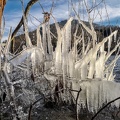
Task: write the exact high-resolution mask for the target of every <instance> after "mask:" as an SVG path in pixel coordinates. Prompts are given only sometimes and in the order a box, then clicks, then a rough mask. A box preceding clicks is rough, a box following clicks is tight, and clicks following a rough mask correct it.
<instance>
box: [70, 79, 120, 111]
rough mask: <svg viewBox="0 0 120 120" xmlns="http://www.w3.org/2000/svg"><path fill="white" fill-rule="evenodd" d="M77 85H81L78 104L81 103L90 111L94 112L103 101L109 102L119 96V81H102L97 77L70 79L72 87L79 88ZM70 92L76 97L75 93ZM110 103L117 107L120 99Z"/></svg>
mask: <svg viewBox="0 0 120 120" xmlns="http://www.w3.org/2000/svg"><path fill="white" fill-rule="evenodd" d="M79 87H81V89H82V91H81V92H80V96H79V98H78V99H79V100H78V101H79V103H78V104H81V105H82V106H83V107H87V108H88V110H89V111H91V112H94V111H95V112H96V111H97V110H98V109H99V108H100V107H102V105H103V104H104V103H106V101H107V102H110V101H112V100H113V99H115V98H117V97H119V96H120V94H119V93H118V91H119V90H120V83H116V82H112V81H102V80H98V79H94V80H88V79H86V80H84V81H72V89H75V90H79ZM72 93H73V96H74V98H76V96H77V93H75V92H72ZM86 103H87V104H86ZM86 105H87V106H86ZM112 105H116V107H119V105H120V101H116V102H114V103H113V104H112ZM79 107H80V106H79ZM80 108H81V107H80ZM80 108H79V109H80Z"/></svg>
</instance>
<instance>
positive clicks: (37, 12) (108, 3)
mask: <svg viewBox="0 0 120 120" xmlns="http://www.w3.org/2000/svg"><path fill="white" fill-rule="evenodd" d="M51 1H52V0H40V3H41V4H42V6H43V8H44V11H47V12H49V11H50V9H51V6H52V2H51ZM78 1H82V0H73V3H74V5H75V8H76V10H77V11H78V8H79V12H80V14H81V16H82V17H81V19H83V20H85V21H87V13H86V10H85V9H84V8H83V7H78ZM86 1H87V2H88V5H89V6H90V8H91V7H92V6H91V4H92V3H91V1H92V0H86ZM96 1H97V3H98V4H99V3H100V1H101V0H96ZM28 2H29V0H24V7H25V6H26V5H27V3H28ZM82 4H83V2H81V3H80V5H82ZM98 9H99V10H100V11H101V14H102V22H101V20H100V16H97V17H96V19H95V21H94V22H96V23H100V24H102V25H109V24H110V25H117V26H120V0H105V4H103V3H102V4H100V5H99V7H98ZM106 9H107V11H106ZM42 13H43V11H42V9H41V7H40V5H39V3H38V2H37V3H36V4H34V5H33V6H32V8H31V10H30V14H31V15H29V19H30V20H29V22H28V25H29V30H30V31H31V30H34V29H35V28H36V26H37V25H39V24H40V22H39V21H41V22H42V20H43V14H42ZM70 13H71V15H74V14H73V13H72V10H71V7H70V5H69V6H68V0H55V4H54V8H53V13H52V14H53V16H54V17H55V18H56V19H57V21H61V20H65V19H68V18H69V14H70ZM91 14H92V13H91ZM21 16H22V5H21V2H20V0H7V4H6V6H5V9H4V17H5V34H4V37H3V40H5V39H7V35H8V32H9V29H10V27H12V29H13V30H14V28H15V27H16V25H17V24H18V23H19V21H20V19H21ZM33 16H34V17H36V18H37V19H38V20H39V21H37V20H36V19H34V17H33ZM108 16H109V17H108ZM31 21H32V22H31ZM52 22H53V21H52V20H51V23H52Z"/></svg>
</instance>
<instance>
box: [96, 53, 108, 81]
mask: <svg viewBox="0 0 120 120" xmlns="http://www.w3.org/2000/svg"><path fill="white" fill-rule="evenodd" d="M105 55H106V52H102V53H101V55H100V57H99V58H98V60H97V61H96V64H95V78H101V79H103V78H104V69H105V68H104V67H105Z"/></svg>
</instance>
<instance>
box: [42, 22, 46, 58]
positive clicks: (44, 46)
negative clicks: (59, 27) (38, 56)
mask: <svg viewBox="0 0 120 120" xmlns="http://www.w3.org/2000/svg"><path fill="white" fill-rule="evenodd" d="M42 34H43V37H42V42H43V49H44V54H45V57H46V58H47V39H46V23H44V24H42Z"/></svg>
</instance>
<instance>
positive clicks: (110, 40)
mask: <svg viewBox="0 0 120 120" xmlns="http://www.w3.org/2000/svg"><path fill="white" fill-rule="evenodd" d="M111 43H112V37H111V36H109V37H108V53H110V48H111Z"/></svg>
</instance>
